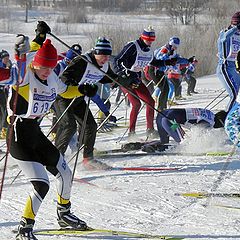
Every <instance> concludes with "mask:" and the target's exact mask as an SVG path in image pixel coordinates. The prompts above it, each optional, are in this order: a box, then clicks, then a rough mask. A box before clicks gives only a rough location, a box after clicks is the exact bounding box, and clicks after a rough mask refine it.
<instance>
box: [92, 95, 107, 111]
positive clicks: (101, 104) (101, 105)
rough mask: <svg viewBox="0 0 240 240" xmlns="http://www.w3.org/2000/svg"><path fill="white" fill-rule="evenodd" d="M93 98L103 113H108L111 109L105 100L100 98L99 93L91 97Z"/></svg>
mask: <svg viewBox="0 0 240 240" xmlns="http://www.w3.org/2000/svg"><path fill="white" fill-rule="evenodd" d="M91 100H92V101H93V102H94V103H96V104H97V106H98V107H99V108H100V110H101V111H102V112H103V113H107V112H109V109H108V108H107V106H106V105H105V104H104V102H103V100H102V99H101V98H100V96H99V95H98V94H96V95H95V96H93V97H91Z"/></svg>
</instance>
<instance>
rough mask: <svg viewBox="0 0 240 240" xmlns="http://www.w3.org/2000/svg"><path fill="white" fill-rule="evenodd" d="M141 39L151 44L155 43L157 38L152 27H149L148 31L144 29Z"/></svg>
mask: <svg viewBox="0 0 240 240" xmlns="http://www.w3.org/2000/svg"><path fill="white" fill-rule="evenodd" d="M141 38H142V39H143V40H146V41H149V42H153V41H155V39H156V36H155V31H154V29H153V28H152V27H151V26H149V27H148V28H147V29H144V30H143V32H142V34H141Z"/></svg>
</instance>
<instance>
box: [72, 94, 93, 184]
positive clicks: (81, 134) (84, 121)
mask: <svg viewBox="0 0 240 240" xmlns="http://www.w3.org/2000/svg"><path fill="white" fill-rule="evenodd" d="M89 105H90V97H88V101H87V104H86V109H85V114H84V118H83V123H82V128H81V133H80V136H79V139H78V144H79V146H78V150H77V154H76V159H75V162H74V166H73V172H72V182H73V179H74V175H75V171H76V167H77V162H78V156H79V153H80V150H81V149H82V148H83V146H84V145H83V146H82V143H83V137H84V134H85V128H86V124H87V117H88V112H89Z"/></svg>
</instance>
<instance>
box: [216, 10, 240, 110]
mask: <svg viewBox="0 0 240 240" xmlns="http://www.w3.org/2000/svg"><path fill="white" fill-rule="evenodd" d="M239 29H240V12H236V13H235V14H234V15H233V16H232V19H231V25H230V26H229V27H228V28H227V29H224V30H222V31H221V32H220V34H219V38H218V65H217V76H218V78H219V79H220V80H221V82H222V84H223V86H224V87H225V89H226V91H227V93H228V94H229V97H230V101H229V103H228V105H227V109H226V110H227V111H229V110H230V109H231V108H232V106H233V104H234V102H235V100H236V97H237V94H238V90H239V85H240V74H239V73H238V72H237V71H236V68H235V63H234V61H235V59H236V56H237V52H238V51H239V50H240V31H239Z"/></svg>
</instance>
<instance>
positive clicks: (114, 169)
mask: <svg viewBox="0 0 240 240" xmlns="http://www.w3.org/2000/svg"><path fill="white" fill-rule="evenodd" d="M182 169H184V167H113V168H112V169H110V170H111V171H143V172H145V171H146V172H147V171H178V170H182Z"/></svg>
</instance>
